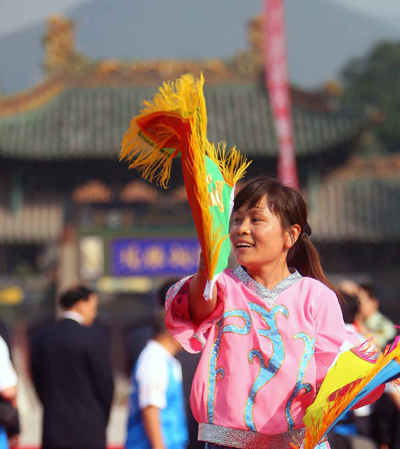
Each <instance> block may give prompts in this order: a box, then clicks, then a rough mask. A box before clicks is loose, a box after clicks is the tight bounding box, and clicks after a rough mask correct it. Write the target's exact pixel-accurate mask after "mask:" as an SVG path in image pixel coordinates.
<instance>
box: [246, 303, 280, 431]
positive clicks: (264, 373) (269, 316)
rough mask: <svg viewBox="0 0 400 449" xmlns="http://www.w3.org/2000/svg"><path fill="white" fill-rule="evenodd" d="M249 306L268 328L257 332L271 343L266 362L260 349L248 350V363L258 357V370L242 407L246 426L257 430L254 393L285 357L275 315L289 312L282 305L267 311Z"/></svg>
mask: <svg viewBox="0 0 400 449" xmlns="http://www.w3.org/2000/svg"><path fill="white" fill-rule="evenodd" d="M249 307H250V309H251V310H253V311H254V312H256V313H258V314H259V315H260V316H261V317H262V318H263V320H264V321H265V323H266V324H267V325H268V327H269V329H257V330H258V333H259V334H260V335H262V336H263V337H266V338H268V339H269V340H270V341H271V343H272V355H271V358H270V359H269V361H268V364H266V363H265V359H264V356H263V354H262V353H261V351H260V350H258V349H252V350H251V351H250V352H249V361H250V363H253V360H254V358H255V357H257V358H258V359H259V361H260V372H259V374H258V376H257V378H256V380H255V382H254V384H253V386H252V388H251V390H250V395H249V397H248V398H247V401H246V404H245V408H244V419H245V424H246V426H247V428H248V429H249V430H251V431H253V432H257V429H256V426H255V424H254V421H253V408H254V400H255V397H256V394H257V392H258V391H259V390H260V389H261V388H262V387H263V386H264V385H266V384H267V383H268V382H269V381H270V380H271V379H272V378H273V377H274V376H275V375H276V373H277V372H278V370H279V368H280V367H281V366H282V363H283V360H284V359H285V348H284V345H283V340H282V337H281V335H280V333H279V330H278V328H277V325H276V315H277V314H278V313H281V314H282V315H283V316H285V317H286V318H287V317H288V316H289V312H288V310H287V308H286V307H284V306H282V305H277V306H274V307H273V308H272V309H271V310H270V311H269V312H268V310H266V309H264V308H263V307H261V306H259V305H258V304H254V303H249Z"/></svg>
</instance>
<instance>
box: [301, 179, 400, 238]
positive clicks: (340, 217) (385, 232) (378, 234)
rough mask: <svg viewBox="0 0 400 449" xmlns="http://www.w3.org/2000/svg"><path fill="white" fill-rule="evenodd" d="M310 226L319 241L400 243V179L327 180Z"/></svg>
mask: <svg viewBox="0 0 400 449" xmlns="http://www.w3.org/2000/svg"><path fill="white" fill-rule="evenodd" d="M309 223H310V225H311V227H312V236H313V238H314V239H315V240H316V241H323V242H370V243H381V242H399V241H400V178H397V179H396V178H392V179H384V178H382V179H379V178H371V179H340V178H332V179H330V180H327V181H325V182H324V183H323V184H322V185H321V187H320V189H319V191H318V201H317V204H313V205H312V207H311V210H310V216H309Z"/></svg>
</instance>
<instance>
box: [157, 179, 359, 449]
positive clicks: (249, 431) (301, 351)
mask: <svg viewBox="0 0 400 449" xmlns="http://www.w3.org/2000/svg"><path fill="white" fill-rule="evenodd" d="M310 234H311V229H310V227H309V225H308V223H307V206H306V203H305V201H304V199H303V197H302V196H301V195H300V194H299V193H298V192H297V191H295V190H293V189H291V188H289V187H286V186H283V185H282V184H281V183H279V182H278V181H277V180H275V179H273V178H256V179H254V180H253V181H251V182H250V183H249V184H247V185H246V186H245V187H244V188H243V189H242V190H241V191H240V192H239V193H238V195H237V196H236V199H235V203H234V208H233V224H232V227H231V230H230V239H231V243H232V248H233V251H234V254H235V257H236V260H237V262H238V264H239V267H238V268H236V269H235V270H225V271H224V273H223V274H222V275H221V276H220V278H219V280H218V282H217V285H216V287H215V289H214V292H213V298H212V300H210V301H206V300H204V298H203V291H204V287H205V285H206V281H207V279H206V273H205V268H204V264H203V263H202V262H201V263H200V267H199V269H198V271H197V273H196V274H195V275H194V276H192V277H190V278H186V279H183V280H182V281H180V282H179V283H178V284H176V285H175V286H173V287H172V288H171V289H170V290H169V292H168V294H167V302H166V308H167V316H166V323H167V327H168V329H169V331H170V332H171V333H172V335H173V336H174V337H175V338H176V339H177V340H178V341H179V342H180V343H181V345H182V346H183V348H184V349H186V350H187V351H189V352H193V353H194V352H200V351H202V353H203V354H202V357H201V360H200V363H199V366H198V368H197V371H196V374H195V377H194V380H193V387H192V394H191V406H192V411H193V414H194V416H195V418H196V420H197V421H198V423H199V439H200V440H202V441H205V442H206V448H209V449H212V448H220V447H225V448H230V447H232V448H274V449H289V448H292V447H293V446H300V445H301V443H302V441H303V438H304V424H303V416H304V414H305V411H306V409H307V407H308V406H309V405H310V404H312V403H313V401H314V398H315V395H316V393H317V391H318V389H319V386H320V385H321V383H322V381H323V379H324V377H325V375H326V373H327V371H328V369H329V367H330V366H331V365H332V363H333V362H334V360H335V357H336V356H337V355H338V353H339V351H340V348H341V347H342V345H343V344H344V346H346V347H349V346H351V345H356V344H357V343H358V338H357V336H356V335H354V334H351V333H349V332H348V331H347V330H346V329H345V325H344V323H343V318H342V312H341V309H340V306H339V302H338V297H337V292H336V290H335V288H334V287H333V286H332V285H331V284H330V283H329V282H328V280H327V279H326V277H325V275H324V272H323V270H322V268H321V264H320V260H319V255H318V253H317V251H316V249H315V247H314V245H313V244H312V243H311V241H310V240H309V236H310ZM327 446H328V443H327V442H326V440H324V441H322V442H320V443H319V445H318V447H321V448H322V447H324V448H325V447H327Z"/></svg>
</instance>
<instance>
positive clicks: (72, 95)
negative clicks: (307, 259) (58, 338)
mask: <svg viewBox="0 0 400 449" xmlns="http://www.w3.org/2000/svg"><path fill="white" fill-rule="evenodd" d="M44 46H45V55H44V68H45V76H44V79H43V81H42V82H41V83H39V84H38V85H36V86H34V87H32V88H31V89H29V90H28V91H24V92H21V93H18V94H15V95H12V96H3V97H0V160H1V165H0V180H1V184H0V188H1V192H2V195H1V200H0V242H1V248H2V251H1V254H0V267H1V271H2V274H3V283H5V282H10V279H11V280H13V282H14V283H18V285H22V286H23V287H24V288H25V291H26V295H27V297H28V298H31V299H32V301H33V300H34V299H35V298H36V300H38V299H40V298H41V297H42V296H43V295H44V293H43V292H44V291H45V289H46V285H47V284H48V275H47V274H46V273H47V272H48V270H49V269H50V268H51V269H52V270H54V267H55V266H57V267H58V276H57V275H56V277H57V279H58V280H59V285H58V287H59V288H64V287H65V286H67V285H70V284H71V283H73V282H77V281H79V280H82V281H85V282H89V283H91V284H93V285H94V286H96V287H97V288H98V289H99V290H100V292H101V293H102V298H103V301H104V302H106V301H107V300H109V301H115V298H116V297H117V296H120V297H123V296H124V295H126V294H129V295H132V294H135V295H139V296H140V295H146V294H147V293H148V292H149V291H150V292H151V291H152V290H154V288H156V287H157V285H159V283H160V282H161V281H162V280H163V279H165V278H166V277H169V276H182V275H183V274H185V273H190V272H193V271H194V270H195V267H196V264H197V251H198V246H197V243H196V239H195V232H194V227H193V224H192V219H191V214H190V210H189V207H188V203H187V199H186V195H185V191H184V187H183V181H182V178H181V175H180V170H179V163H177V165H176V166H174V167H173V172H172V178H171V183H170V189H169V191H168V192H164V191H162V190H160V189H157V188H156V187H155V186H153V185H151V184H148V183H146V182H144V181H142V180H141V179H140V178H139V177H138V175H137V174H136V173H135V172H133V171H129V170H128V169H127V166H126V164H124V163H119V162H118V154H119V149H120V143H121V141H122V137H123V135H124V133H125V131H126V130H127V129H128V127H129V122H130V119H131V117H132V116H133V115H135V114H137V113H138V112H139V110H140V109H141V105H142V103H143V100H145V99H149V98H151V96H152V94H153V93H154V92H155V91H156V90H157V88H158V86H159V85H160V84H161V82H162V81H165V80H174V79H176V78H178V77H179V76H180V75H181V74H183V73H187V72H189V73H192V74H194V75H199V74H200V72H202V73H203V74H204V77H205V80H206V85H205V97H206V102H207V109H208V117H209V128H208V137H209V140H210V141H213V142H218V141H221V140H225V141H226V142H227V143H228V146H233V145H236V146H237V147H238V148H239V149H240V150H241V151H242V152H243V154H245V155H246V156H247V157H248V158H249V159H252V160H253V163H252V165H251V166H250V168H249V170H248V176H252V175H255V174H260V173H274V172H275V166H276V156H277V151H278V148H277V140H276V135H275V131H274V125H273V121H272V116H271V110H270V106H269V102H268V95H267V92H266V91H265V88H264V82H263V80H264V74H263V64H262V54H261V20H260V19H259V18H257V19H255V20H253V21H251V22H250V23H249V26H248V49H247V51H246V52H243V53H240V54H237V55H233V57H232V58H231V59H229V60H226V61H222V60H202V61H190V60H181V61H169V60H165V61H143V62H137V61H116V60H106V61H91V60H90V59H88V58H87V57H86V56H84V55H82V54H80V53H79V51H78V50H77V49H76V46H75V39H74V30H73V26H72V24H71V22H69V21H68V20H67V19H66V18H64V17H62V16H57V17H52V18H50V19H49V21H48V23H47V30H46V35H45V39H44ZM330 87H331V88H330V89H327V90H326V91H323V92H319V93H310V92H304V91H302V90H300V89H296V88H292V98H293V104H294V107H293V120H294V128H295V139H296V143H295V144H296V150H297V157H298V167H299V175H300V183H301V187H302V190H303V192H304V193H305V194H306V195H307V197H308V201H309V205H310V213H311V215H310V223H311V225H312V228H313V239H314V241H315V242H317V243H318V245H319V247H320V248H321V250H322V253H323V255H326V257H325V258H326V259H327V262H328V264H327V265H326V266H327V268H328V271H329V272H331V273H342V272H345V273H351V272H354V271H356V272H359V273H366V275H371V274H373V273H374V270H375V268H374V264H373V260H374V258H376V257H377V256H378V255H379V254H380V253H379V251H381V250H378V249H377V248H378V247H379V248H392V247H393V248H396V250H393V251H388V252H386V253H385V254H386V256H385V257H387V260H386V262H385V263H386V264H389V263H394V262H395V261H397V262H398V258H399V257H398V254H399V251H398V250H399V240H400V236H399V233H398V229H399V225H400V216H399V215H398V210H399V208H398V207H396V206H398V205H397V203H396V201H398V200H397V199H395V198H398V197H399V196H398V195H397V196H394V193H396V192H399V190H400V183H399V181H398V179H399V178H398V174H399V173H398V172H396V173H397V174H396V175H395V176H394V177H393V179H390V180H388V179H386V178H382V177H377V176H375V175H374V176H371V177H369V178H367V179H364V175H362V177H361V178H360V179H359V178H357V177H354V176H352V175H343V173H344V172H340V169H341V168H342V167H343V166H346V164H347V161H348V160H349V158H350V157H351V155H352V154H353V153H354V152H355V151H356V149H357V148H358V146H359V145H360V142H362V139H365V138H366V137H365V136H366V135H367V134H366V133H368V128H369V125H370V123H371V122H372V121H373V120H374V119H375V118H376V117H375V114H374V112H373V111H369V110H367V109H365V108H364V107H358V106H354V107H343V106H341V105H340V101H339V99H338V97H337V96H335V89H334V88H332V86H330ZM333 87H334V86H333ZM396 167H398V165H396ZM377 204H379V210H377V209H376V207H377ZM379 245H381V246H379ZM385 245H386V246H385ZM361 247H364V248H369V249H368V251H370V257H371V263H370V264H368V265H365V264H364V265H363V266H361V265H360V263H359V254H360V248H361ZM382 251H383V250H382ZM396 251H397V253H396ZM389 253H390V254H389ZM344 254H345V256H343V255H344ZM357 255H358V256H357ZM364 262H365V261H364ZM52 273H54V271H52ZM375 274H376V272H375ZM121 304H122V303H121ZM123 304H124V305H121V310H122V309H123V308H124V307H125V306H126V304H125V303H123ZM112 310H113V311H114V312H115V313H116V314H117V313H118V310H119V309H118V305H116V304H115V303H113V308H112ZM124 310H125V309H124ZM114 312H112V313H114ZM110 313H111V312H110Z"/></svg>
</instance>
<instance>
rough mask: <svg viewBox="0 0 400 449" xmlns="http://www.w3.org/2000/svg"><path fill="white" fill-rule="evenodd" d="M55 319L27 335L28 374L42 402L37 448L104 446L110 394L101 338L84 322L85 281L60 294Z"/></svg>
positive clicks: (92, 313)
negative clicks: (40, 441) (40, 436)
mask: <svg viewBox="0 0 400 449" xmlns="http://www.w3.org/2000/svg"><path fill="white" fill-rule="evenodd" d="M59 304H60V307H61V308H62V309H63V313H62V315H61V320H60V321H58V322H55V323H52V324H50V325H48V326H46V327H44V328H41V329H39V330H38V331H37V332H36V333H35V334H34V335H33V337H32V342H31V344H32V348H31V350H32V353H31V364H32V376H33V382H34V384H35V387H36V391H37V393H38V396H39V398H40V401H41V402H42V404H43V408H44V416H43V446H42V447H43V449H61V448H62V449H105V447H106V428H107V423H108V420H109V416H110V409H111V403H112V397H113V387H114V384H113V378H112V372H111V363H110V356H109V352H108V348H107V343H106V338H105V335H104V334H103V332H102V331H101V330H99V329H93V328H90V327H91V326H92V324H93V322H94V320H95V318H96V315H97V307H98V299H97V295H96V294H95V293H94V292H93V291H92V290H89V289H88V288H86V287H83V286H77V287H74V288H71V289H69V290H67V291H66V292H65V293H64V294H63V295H62V296H61V298H60V301H59Z"/></svg>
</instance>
